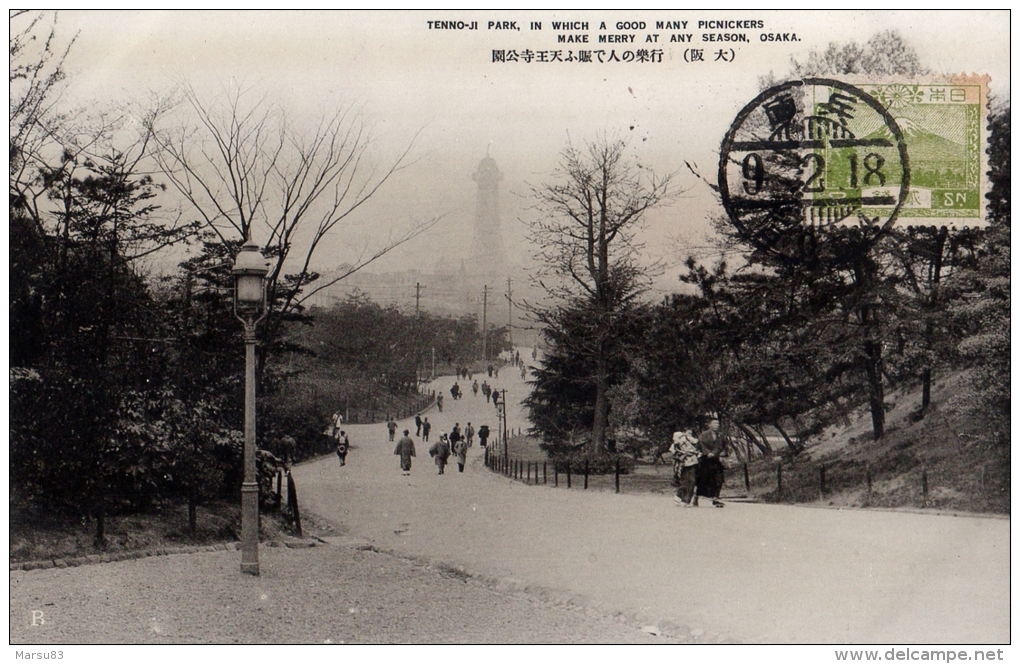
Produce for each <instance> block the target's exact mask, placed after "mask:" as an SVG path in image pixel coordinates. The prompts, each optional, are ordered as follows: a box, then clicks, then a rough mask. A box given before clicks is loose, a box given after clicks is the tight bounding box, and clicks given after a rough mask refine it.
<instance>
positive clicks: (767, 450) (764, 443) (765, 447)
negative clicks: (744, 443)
mask: <svg viewBox="0 0 1020 664" xmlns="http://www.w3.org/2000/svg"><path fill="white" fill-rule="evenodd" d="M733 424H735V425H737V428H738V429H740V430H741V431H742V432H743V434H744V435H745V436H747V439H748V440H749V441H751V442H752V443H754V445H755V447H757V448H758V449H759V450H761V453H762V454H764V455H765V457H766V458H768V459H771V458H772V446H771V445H769V441H768V440H765V439H762V438H759V437H758V435H757V434H756V433H755V432H754V431H752V430H751V429H750V428H749V427H748V426H747V425H746V424H744V423H743V422H737V421H736V420H734V421H733Z"/></svg>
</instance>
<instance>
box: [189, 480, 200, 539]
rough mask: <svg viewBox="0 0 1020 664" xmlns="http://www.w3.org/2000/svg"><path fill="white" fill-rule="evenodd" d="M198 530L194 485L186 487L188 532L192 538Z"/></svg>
mask: <svg viewBox="0 0 1020 664" xmlns="http://www.w3.org/2000/svg"><path fill="white" fill-rule="evenodd" d="M196 532H198V501H197V499H196V491H195V489H194V487H192V488H189V489H188V533H189V534H190V535H191V537H192V538H194V537H195V533H196Z"/></svg>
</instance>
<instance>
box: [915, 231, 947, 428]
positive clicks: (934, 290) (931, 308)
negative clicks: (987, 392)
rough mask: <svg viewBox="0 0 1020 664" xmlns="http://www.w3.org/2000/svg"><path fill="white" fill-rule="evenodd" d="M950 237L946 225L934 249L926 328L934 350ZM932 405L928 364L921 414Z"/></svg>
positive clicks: (926, 338) (926, 339)
mask: <svg viewBox="0 0 1020 664" xmlns="http://www.w3.org/2000/svg"><path fill="white" fill-rule="evenodd" d="M948 237H949V229H948V228H947V227H945V226H943V227H942V228H940V229H939V231H938V235H937V236H936V237H935V246H934V248H933V251H932V264H931V298H930V299H929V300H928V321H927V323H926V324H925V328H924V342H925V345H926V346H927V348H928V350H934V345H935V323H934V322H933V321H932V319H931V317H932V316H933V315H934V314H935V311H936V310H937V309H938V306H939V282H940V281H941V280H942V253H943V252H944V251H945V249H946V240H947V239H948ZM930 405H931V366H930V365H929V366H926V367H925V368H924V369H923V370H922V371H921V415H922V416H923V415H924V413H926V412H927V410H928V406H930Z"/></svg>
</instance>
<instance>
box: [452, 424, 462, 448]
mask: <svg viewBox="0 0 1020 664" xmlns="http://www.w3.org/2000/svg"><path fill="white" fill-rule="evenodd" d="M463 437H464V436H463V435H462V434H461V433H460V422H457V423H456V424H454V425H453V429H451V430H450V445H451V446H453V448H456V447H457V443H458V442H459V441H460V440H461V439H462V438H463Z"/></svg>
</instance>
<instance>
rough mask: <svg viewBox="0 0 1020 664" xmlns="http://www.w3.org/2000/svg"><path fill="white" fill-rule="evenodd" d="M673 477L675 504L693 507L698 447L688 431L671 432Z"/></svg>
mask: <svg viewBox="0 0 1020 664" xmlns="http://www.w3.org/2000/svg"><path fill="white" fill-rule="evenodd" d="M669 451H670V452H672V453H673V479H674V484H675V486H676V487H677V489H676V496H674V498H673V500H674V501H675V502H676V504H677V505H682V506H684V507H694V506H695V503H694V487H695V482H696V476H697V470H698V448H697V446H696V444H695V439H694V435H693V434H692V433H691V432H690V431H676V432H674V433H673V444H672V445H671V446H670V448H669Z"/></svg>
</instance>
